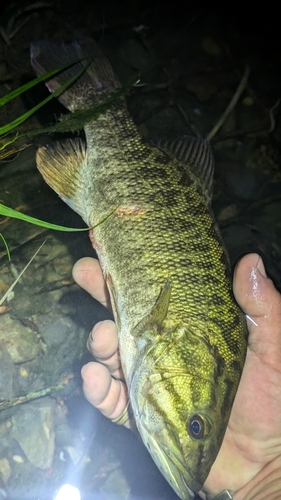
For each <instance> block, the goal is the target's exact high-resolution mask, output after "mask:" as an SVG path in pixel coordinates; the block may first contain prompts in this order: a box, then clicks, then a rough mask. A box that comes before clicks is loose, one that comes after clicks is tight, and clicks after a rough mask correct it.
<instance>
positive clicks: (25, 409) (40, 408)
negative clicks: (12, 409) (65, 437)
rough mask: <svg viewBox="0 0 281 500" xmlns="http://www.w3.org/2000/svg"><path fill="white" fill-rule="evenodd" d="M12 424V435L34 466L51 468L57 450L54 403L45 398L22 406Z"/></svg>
mask: <svg viewBox="0 0 281 500" xmlns="http://www.w3.org/2000/svg"><path fill="white" fill-rule="evenodd" d="M12 424H13V428H12V435H13V437H14V438H15V439H16V440H17V442H18V443H19V445H20V446H21V448H22V450H23V451H24V453H25V455H26V456H27V458H28V460H29V461H30V462H31V463H32V465H34V466H35V467H39V468H40V469H47V468H49V467H51V465H52V461H53V456H54V449H55V433H54V420H53V402H52V401H51V400H50V399H47V398H45V399H44V400H42V401H39V402H38V401H36V402H33V403H29V404H28V405H25V406H22V407H21V408H20V410H19V411H18V412H17V413H16V414H15V415H14V416H13V417H12Z"/></svg>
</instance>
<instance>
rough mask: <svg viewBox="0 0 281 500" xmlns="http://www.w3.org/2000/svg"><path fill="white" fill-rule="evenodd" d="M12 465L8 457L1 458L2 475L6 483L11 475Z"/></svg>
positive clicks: (0, 473) (0, 474)
mask: <svg viewBox="0 0 281 500" xmlns="http://www.w3.org/2000/svg"><path fill="white" fill-rule="evenodd" d="M11 472H12V470H11V466H10V463H9V461H8V460H7V458H0V477H1V478H2V480H3V482H4V483H5V484H6V483H7V481H8V480H9V478H10V476H11Z"/></svg>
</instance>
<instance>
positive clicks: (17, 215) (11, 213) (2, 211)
mask: <svg viewBox="0 0 281 500" xmlns="http://www.w3.org/2000/svg"><path fill="white" fill-rule="evenodd" d="M0 215H4V216H5V217H12V218H14V219H20V220H23V221H25V222H29V223H30V224H35V225H36V226H41V227H45V228H46V229H54V230H55V231H65V232H74V231H88V230H89V228H88V227H84V228H75V227H65V226H58V225H57V224H52V223H50V222H45V221H43V220H41V219H36V218H35V217H31V216H30V215H25V214H23V213H21V212H18V211H17V210H14V209H13V208H10V207H7V206H6V205H3V204H2V203H0Z"/></svg>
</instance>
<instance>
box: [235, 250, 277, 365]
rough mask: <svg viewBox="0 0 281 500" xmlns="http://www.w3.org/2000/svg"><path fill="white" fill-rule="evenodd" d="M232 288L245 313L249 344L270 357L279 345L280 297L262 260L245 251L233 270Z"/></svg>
mask: <svg viewBox="0 0 281 500" xmlns="http://www.w3.org/2000/svg"><path fill="white" fill-rule="evenodd" d="M233 290H234V294H235V297H236V300H237V302H238V304H239V305H240V307H241V308H242V309H243V311H244V312H245V314H246V315H248V319H247V323H248V328H249V333H250V336H249V344H250V346H252V347H253V346H255V347H256V343H258V348H259V349H260V350H263V349H266V351H267V355H268V356H272V355H273V354H274V350H276V348H278V352H279V349H280V346H281V296H280V294H279V292H278V291H277V290H276V289H275V287H274V285H273V283H272V281H271V280H270V279H269V278H268V277H267V276H266V272H265V268H264V265H263V262H262V259H261V257H260V256H259V255H257V254H249V255H246V256H245V257H243V259H241V261H240V262H239V263H238V265H237V266H236V269H235V273H234V282H233Z"/></svg>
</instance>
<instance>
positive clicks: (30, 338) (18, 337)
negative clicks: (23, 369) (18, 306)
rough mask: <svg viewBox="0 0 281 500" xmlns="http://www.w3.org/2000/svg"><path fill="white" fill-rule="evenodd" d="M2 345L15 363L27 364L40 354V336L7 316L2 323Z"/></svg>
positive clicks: (0, 327) (0, 340)
mask: <svg viewBox="0 0 281 500" xmlns="http://www.w3.org/2000/svg"><path fill="white" fill-rule="evenodd" d="M0 345H2V346H3V345H4V346H5V348H6V349H7V351H8V353H9V355H10V356H11V359H12V361H13V362H14V363H25V362H26V361H30V360H32V359H34V358H36V356H37V355H38V354H39V352H40V345H39V342H38V335H37V333H36V332H34V331H33V330H30V328H27V327H25V326H23V325H22V324H21V323H20V322H19V321H17V320H14V319H11V318H10V316H8V315H7V314H6V315H5V316H3V317H2V318H1V322H0Z"/></svg>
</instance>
